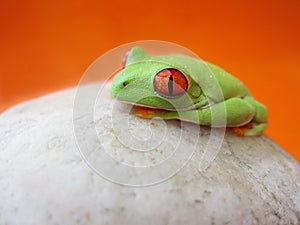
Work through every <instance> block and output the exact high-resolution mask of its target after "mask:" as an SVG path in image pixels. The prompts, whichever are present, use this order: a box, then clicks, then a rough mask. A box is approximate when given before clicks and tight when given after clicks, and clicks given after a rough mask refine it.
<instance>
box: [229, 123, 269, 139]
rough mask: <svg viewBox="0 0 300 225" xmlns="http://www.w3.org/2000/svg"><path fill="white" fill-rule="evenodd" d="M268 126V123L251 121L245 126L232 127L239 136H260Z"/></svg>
mask: <svg viewBox="0 0 300 225" xmlns="http://www.w3.org/2000/svg"><path fill="white" fill-rule="evenodd" d="M267 126H268V124H267V123H255V122H251V123H248V124H246V125H244V126H240V127H232V128H231V129H232V131H233V133H235V134H236V135H238V136H242V137H251V136H259V135H262V133H263V132H264V130H265V129H266V127H267Z"/></svg>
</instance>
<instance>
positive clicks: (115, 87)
mask: <svg viewBox="0 0 300 225" xmlns="http://www.w3.org/2000/svg"><path fill="white" fill-rule="evenodd" d="M180 57H182V56H181V55H170V56H165V57H152V56H150V55H149V54H148V53H147V52H145V51H144V50H143V49H141V48H138V47H136V48H133V49H132V50H131V51H130V52H129V54H127V56H126V60H125V61H124V66H125V67H124V69H123V70H122V71H121V72H120V73H119V74H117V75H116V77H115V78H114V81H113V84H112V88H111V93H112V95H113V96H114V97H115V98H117V99H119V100H122V101H127V102H132V103H133V104H137V105H142V106H146V107H150V108H160V109H166V110H180V111H182V110H187V109H191V108H194V107H195V106H196V107H197V108H199V107H202V106H206V105H207V104H208V101H207V98H206V96H205V95H204V93H203V91H202V90H201V88H200V86H199V85H198V84H197V83H196V82H195V81H194V80H193V79H192V77H191V76H190V75H189V74H188V70H187V69H186V68H185V67H184V66H182V65H181V66H180V65H179V64H178V63H175V62H176V61H178V60H179V61H180V60H182V59H180Z"/></svg>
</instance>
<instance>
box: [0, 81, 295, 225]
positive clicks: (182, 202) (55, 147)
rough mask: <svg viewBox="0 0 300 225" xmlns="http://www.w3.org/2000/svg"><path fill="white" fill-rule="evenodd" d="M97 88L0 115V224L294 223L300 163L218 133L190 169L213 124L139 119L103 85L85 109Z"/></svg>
mask: <svg viewBox="0 0 300 225" xmlns="http://www.w3.org/2000/svg"><path fill="white" fill-rule="evenodd" d="M99 87H100V86H99V85H90V86H88V87H84V88H82V90H81V91H82V92H78V93H77V96H76V99H77V100H76V101H75V106H74V105H73V102H74V97H75V94H76V89H75V88H74V89H69V90H64V91H61V92H57V93H54V94H51V95H47V96H44V97H41V98H38V99H35V100H32V101H29V102H25V103H22V104H20V105H17V106H15V107H13V108H11V109H9V110H8V111H6V112H4V113H3V114H2V115H0V136H1V139H0V190H1V191H0V224H1V225H6V224H7V225H19V224H22V225H35V224H43V225H50V224H51V225H52V224H53V225H54V224H64V225H68V224H70V225H75V224H92V225H93V224H95V225H100V224H299V223H300V191H299V190H300V166H299V164H298V163H297V162H296V161H295V160H294V159H293V158H291V156H289V155H288V154H287V153H286V152H285V151H284V150H282V149H281V148H280V147H279V146H278V145H276V144H275V143H274V142H273V141H272V140H270V139H269V138H268V137H266V136H261V137H255V138H240V137H236V136H234V135H232V134H230V133H227V134H226V135H225V139H224V140H223V142H222V143H223V144H222V146H221V149H220V151H219V153H218V155H217V156H216V158H215V159H214V160H213V161H212V162H211V164H210V165H209V167H208V168H207V169H205V170H203V171H201V172H199V164H200V162H201V160H202V159H203V158H202V156H203V153H204V149H205V147H206V146H207V143H208V140H209V138H210V137H211V135H210V134H217V135H220V137H221V136H222V130H221V129H214V130H212V133H211V130H210V129H209V128H204V127H201V128H200V127H199V126H197V125H193V124H188V123H183V124H181V123H180V122H179V121H166V122H165V121H161V120H143V119H139V118H137V117H136V116H135V115H133V114H128V112H129V110H130V107H129V106H128V105H127V104H122V103H119V102H115V101H114V99H112V98H111V97H110V95H109V85H108V86H105V87H104V89H102V91H101V92H100V93H99V95H98V101H97V102H96V105H95V108H94V111H93V112H92V113H91V112H90V111H89V110H88V109H89V105H90V104H92V103H94V101H92V100H93V97H92V98H91V99H92V100H90V98H89V97H90V95H92V96H93V95H94V94H95V93H97V91H98V89H99ZM73 108H74V109H75V111H74V121H73V119H72V118H73ZM127 119H129V121H130V125H129V126H127V125H128V124H127V122H128V121H127ZM74 125H75V128H74ZM199 128H200V129H199ZM74 129H75V133H76V135H74ZM95 134H96V135H95ZM151 135H152V136H151ZM198 137H199V140H198V142H195V141H196V140H197V139H198ZM178 146H179V147H178ZM134 148H136V150H137V151H132V149H134ZM146 149H148V150H149V151H145V150H146ZM79 150H80V151H79ZM208 150H210V149H208ZM194 151H195V152H194ZM193 153H194V154H193ZM82 156H84V157H85V160H84V158H83V157H82ZM190 156H192V158H191V159H190V158H189V157H190ZM213 158H214V157H213ZM213 158H212V159H213ZM189 159H190V160H189ZM184 163H187V164H186V166H185V167H183V168H182V169H181V170H179V172H178V173H177V174H175V175H174V173H175V172H176V171H177V170H178V169H180V168H181V167H182V166H183V165H185V164H184ZM88 164H89V165H88ZM91 167H92V168H91ZM172 175H174V176H172ZM170 176H171V177H170ZM118 183H122V185H120V184H118ZM151 184H152V185H151ZM145 185H148V186H145ZM138 186H143V187H138Z"/></svg>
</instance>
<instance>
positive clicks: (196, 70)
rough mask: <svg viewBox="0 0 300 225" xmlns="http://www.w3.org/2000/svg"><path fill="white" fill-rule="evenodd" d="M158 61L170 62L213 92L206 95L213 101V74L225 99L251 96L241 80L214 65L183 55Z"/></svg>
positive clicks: (169, 56) (162, 58)
mask: <svg viewBox="0 0 300 225" xmlns="http://www.w3.org/2000/svg"><path fill="white" fill-rule="evenodd" d="M157 59H158V60H162V61H165V62H168V63H170V65H177V67H178V68H181V69H182V70H184V71H186V72H187V73H188V74H189V76H190V77H191V78H192V79H194V80H195V81H196V82H198V84H200V86H201V85H206V92H210V90H211V93H206V95H208V96H209V97H211V98H212V99H214V97H215V96H214V94H215V91H214V88H215V86H214V85H213V84H212V79H211V72H212V73H213V74H214V76H215V78H216V80H217V82H218V84H219V85H220V88H221V90H222V92H223V96H224V99H227V98H231V97H243V96H250V95H251V94H250V92H249V91H248V89H247V88H246V87H245V86H244V84H243V83H242V82H241V81H240V80H239V79H237V78H236V77H234V76H233V75H231V74H230V73H228V72H226V71H225V70H224V69H222V68H220V67H219V66H216V65H214V64H212V63H209V62H205V61H203V60H201V59H196V58H193V57H189V56H186V55H181V54H174V55H168V56H160V57H157ZM178 62H180V63H178ZM208 69H209V70H208Z"/></svg>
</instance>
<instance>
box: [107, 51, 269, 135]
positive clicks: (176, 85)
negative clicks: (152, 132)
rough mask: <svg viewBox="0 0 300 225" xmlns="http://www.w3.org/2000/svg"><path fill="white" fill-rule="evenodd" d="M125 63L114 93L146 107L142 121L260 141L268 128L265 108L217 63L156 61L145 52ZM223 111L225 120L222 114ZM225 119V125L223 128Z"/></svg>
mask: <svg viewBox="0 0 300 225" xmlns="http://www.w3.org/2000/svg"><path fill="white" fill-rule="evenodd" d="M123 61H124V62H123V64H124V65H123V66H124V68H123V69H122V70H121V71H120V72H119V73H118V74H117V75H116V76H115V77H114V80H113V83H112V88H111V93H112V95H113V96H114V97H115V98H117V99H118V100H122V101H126V102H131V103H133V104H135V105H137V106H142V107H137V108H136V115H137V116H139V117H142V118H160V119H179V120H182V121H188V122H192V123H197V124H200V125H208V126H212V127H218V126H225V127H229V128H230V129H231V130H233V131H234V132H235V133H236V134H237V135H239V136H257V135H261V134H262V133H263V131H264V130H265V128H266V127H267V109H266V107H265V106H264V105H263V104H261V103H260V102H258V101H256V100H255V99H254V98H253V97H252V95H251V94H250V92H249V91H248V89H247V88H246V87H245V86H244V85H243V83H242V82H241V81H239V80H238V79H237V78H236V77H234V76H233V75H231V74H229V73H228V72H226V71H225V70H223V69H222V68H220V67H218V66H216V65H214V64H212V63H209V62H205V61H203V60H201V59H198V58H193V57H190V56H186V55H183V54H171V55H166V56H152V55H150V54H148V53H147V52H146V51H145V50H144V49H142V48H140V47H134V48H132V49H131V50H130V51H129V52H127V54H126V55H125V56H124V60H123ZM220 93H221V94H220ZM221 106H224V108H225V110H226V113H225V114H224V113H218V111H219V110H221V108H222V107H221ZM212 112H214V113H212ZM195 115H196V116H195ZM212 115H214V116H215V117H217V118H214V119H213V118H212ZM224 115H225V116H226V118H225V119H224V121H225V124H221V123H220V124H219V122H218V121H222V119H221V117H224ZM218 117H220V118H218ZM219 119H220V120H219Z"/></svg>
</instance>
